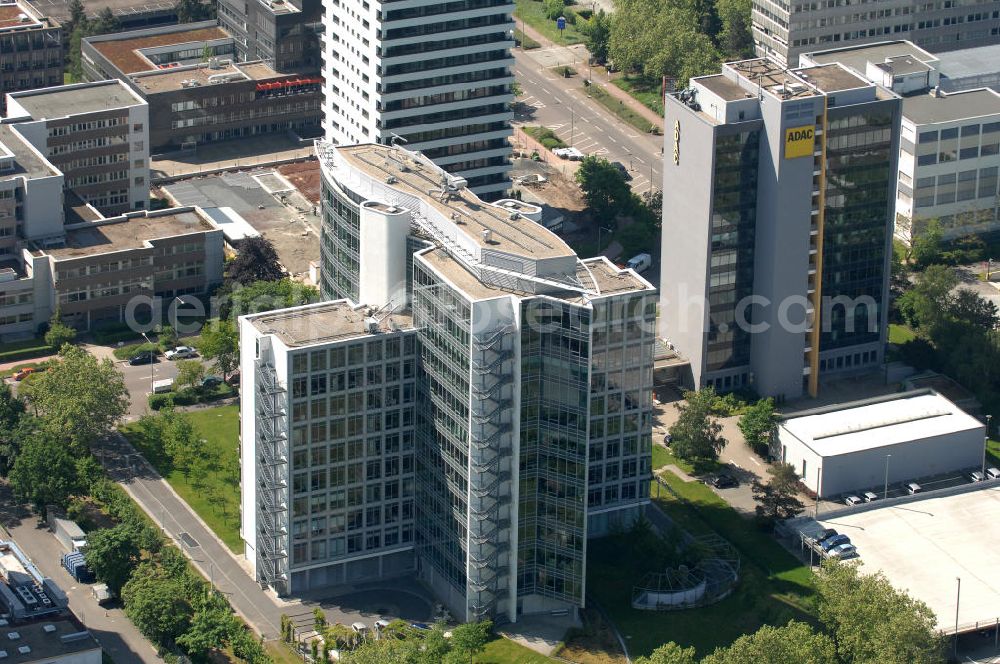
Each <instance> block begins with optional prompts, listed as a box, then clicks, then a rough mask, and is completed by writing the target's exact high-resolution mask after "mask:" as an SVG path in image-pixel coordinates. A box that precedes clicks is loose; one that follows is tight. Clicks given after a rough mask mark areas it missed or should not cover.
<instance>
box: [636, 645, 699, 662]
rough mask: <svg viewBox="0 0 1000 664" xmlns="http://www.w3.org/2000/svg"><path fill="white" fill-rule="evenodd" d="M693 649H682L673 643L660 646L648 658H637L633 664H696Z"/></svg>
mask: <svg viewBox="0 0 1000 664" xmlns="http://www.w3.org/2000/svg"><path fill="white" fill-rule="evenodd" d="M697 661H698V660H697V659H696V658H695V654H694V648H682V647H680V646H679V645H677V644H676V643H674V642H673V641H671V642H670V643H667V644H665V645H662V646H660V647H659V648H657V649H656V650H654V651H653V652H652V653H650V655H649V657H639V658H638V659H636V660H635V664H697Z"/></svg>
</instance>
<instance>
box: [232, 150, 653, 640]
mask: <svg viewBox="0 0 1000 664" xmlns="http://www.w3.org/2000/svg"><path fill="white" fill-rule="evenodd" d="M319 156H320V161H321V166H322V174H323V181H322V185H323V206H324V233H323V247H322V265H321V271H322V273H323V284H322V292H323V296H324V298H338V299H336V300H334V301H331V302H326V303H322V304H317V305H310V306H306V307H299V308H295V309H289V310H284V311H279V312H270V313H266V314H259V315H254V316H249V317H245V318H243V319H241V347H242V358H243V360H242V361H243V367H242V375H243V376H244V378H243V381H244V385H243V393H242V394H243V397H242V398H243V402H242V413H243V423H242V427H243V429H242V441H243V443H242V453H243V477H244V480H243V520H244V521H243V537H244V539H245V540H246V544H247V555H248V557H250V558H251V560H253V561H254V564H255V570H256V575H257V578H258V580H259V581H260V582H261V583H264V584H267V585H270V586H272V587H274V588H275V589H276V590H277V591H278V592H279V593H289V592H291V593H296V592H299V591H303V590H307V589H311V588H315V587H320V586H324V585H329V584H333V583H342V582H345V581H357V580H361V579H370V578H376V577H379V576H388V575H390V574H406V573H410V572H411V570H414V569H416V570H417V572H416V573H417V574H419V576H420V578H422V579H423V580H424V581H425V582H426V583H427V584H428V585H429V586H430V587H431V588H433V589H434V591H435V592H436V593H437V595H438V596H439V597H440V598H441V600H442V601H443V602H444V603H445V604H446V605H447V606H448V607H449V608H450V610H451V611H452V615H454V616H455V617H456V618H459V619H461V620H478V619H484V618H493V619H495V620H502V621H507V620H516V619H517V616H518V615H520V614H521V613H537V612H547V611H550V610H561V609H569V610H575V609H576V608H578V607H582V606H583V605H584V597H585V588H586V586H585V560H586V549H587V539H588V537H594V536H599V535H603V534H606V533H607V532H608V530H609V528H611V527H612V526H613V525H614V524H620V525H627V524H629V523H631V522H632V521H633V520H634V519H635V518H636V517H637V516H638V515H639V514H640V513H641V511H642V509H643V506H644V505H645V504H646V503H647V502H648V500H649V493H648V492H649V479H650V463H651V458H650V455H651V449H652V448H651V444H652V438H651V435H652V432H651V425H652V362H653V342H654V337H655V329H654V328H655V316H656V290H655V288H653V287H652V286H651V285H650V284H649V283H648V282H646V281H645V280H643V279H642V278H641V277H639V276H638V275H637V274H635V273H634V272H633V271H631V270H623V269H619V268H617V267H615V266H614V265H613V264H612V263H611V262H610V261H608V260H607V259H605V258H595V259H589V260H580V259H579V258H578V257H577V256H576V254H575V253H574V252H573V250H572V249H570V248H569V246H567V245H566V244H565V243H564V242H563V241H562V240H561V239H559V238H558V237H557V236H556V235H554V234H552V233H551V232H549V231H548V230H546V229H545V228H544V227H543V226H542V225H541V224H539V223H537V220H538V219H539V218H540V213H541V210H540V209H539V208H537V207H535V206H532V205H527V204H524V203H522V202H520V201H514V200H502V201H498V202H496V203H493V204H491V203H485V202H483V201H481V200H480V199H479V198H478V197H476V196H475V195H473V194H472V193H471V192H470V191H469V190H468V189H467V188H466V186H465V185H466V183H465V182H464V180H462V179H461V178H457V177H455V176H453V175H451V174H449V173H447V172H446V171H444V170H442V169H440V168H439V167H437V166H435V165H434V164H433V163H432V162H431V161H430V160H428V159H426V158H425V157H422V156H420V155H418V154H416V153H413V152H407V151H405V150H402V149H400V148H398V147H388V146H380V145H375V144H367V145H357V146H349V147H332V146H329V145H323V146H320V148H319ZM333 237H336V238H338V242H336V243H334V242H332V241H331V239H332V238H333ZM339 240H343V242H342V243H341V242H340V241H339ZM345 264H346V265H347V267H348V268H349V269H346V270H344V269H342V267H343V266H344V265H345ZM331 273H332V274H334V275H336V276H335V279H334V281H333V282H330V281H328V279H327V277H328V275H329V274H331ZM345 296H348V297H350V298H352V299H339V298H343V297H345ZM352 300H355V301H356V300H361V301H363V302H366V303H367V304H366V306H359V305H356V304H354V303H353V301H352ZM390 348H393V350H392V351H391V352H390Z"/></svg>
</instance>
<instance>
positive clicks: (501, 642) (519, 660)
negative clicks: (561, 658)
mask: <svg viewBox="0 0 1000 664" xmlns="http://www.w3.org/2000/svg"><path fill="white" fill-rule="evenodd" d="M472 661H473V662H475V664H552V663H553V662H555V661H556V660H554V659H550V658H548V657H546V656H545V655H540V654H538V653H537V652H535V651H534V650H530V649H528V648H525V647H524V646H522V645H520V644H517V643H514V642H513V641H511V640H510V639H505V638H503V637H501V638H499V639H496V640H494V641H490V642H489V643H487V644H486V650H484V651H483V652H481V653H479V654H478V655H476V656H475V657H474V658H473V660H472Z"/></svg>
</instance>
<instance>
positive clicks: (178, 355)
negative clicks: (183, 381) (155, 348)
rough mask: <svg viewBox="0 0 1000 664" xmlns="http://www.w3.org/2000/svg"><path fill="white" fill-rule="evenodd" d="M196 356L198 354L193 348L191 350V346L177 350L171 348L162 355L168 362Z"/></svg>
mask: <svg viewBox="0 0 1000 664" xmlns="http://www.w3.org/2000/svg"><path fill="white" fill-rule="evenodd" d="M197 354H198V353H197V352H196V351H195V349H194V348H191V346H178V347H177V348H171V349H170V350H168V351H167V352H166V353H164V354H163V356H164V357H165V358H167V359H168V360H186V359H188V358H191V357H194V356H195V355H197Z"/></svg>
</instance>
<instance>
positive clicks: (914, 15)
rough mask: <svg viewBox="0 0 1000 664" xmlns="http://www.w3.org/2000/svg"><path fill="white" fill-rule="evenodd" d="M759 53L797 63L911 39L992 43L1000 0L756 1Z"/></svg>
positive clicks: (999, 25)
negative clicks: (807, 56) (828, 51)
mask: <svg viewBox="0 0 1000 664" xmlns="http://www.w3.org/2000/svg"><path fill="white" fill-rule="evenodd" d="M752 20H753V40H754V43H755V44H756V45H757V55H759V56H762V57H770V58H771V59H773V60H775V61H776V62H778V63H779V64H782V65H785V66H786V67H797V66H798V65H799V64H800V63H799V55H801V54H802V53H805V52H806V51H816V50H820V49H824V48H837V47H841V46H858V45H860V44H871V43H874V42H881V41H886V40H888V39H909V40H910V41H912V42H914V43H915V44H917V45H918V46H922V47H924V48H927V49H930V50H931V51H934V52H937V51H950V50H954V49H958V48H971V47H973V46H988V45H990V44H994V43H996V41H997V35H1000V1H998V0H988V1H987V2H978V3H975V4H972V3H968V2H956V0H933V1H931V2H924V1H923V0H874V2H864V3H859V2H850V0H835V1H834V0H826V1H823V0H820V1H819V2H817V1H815V0H814V1H811V2H810V1H809V0H753V11H752Z"/></svg>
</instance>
